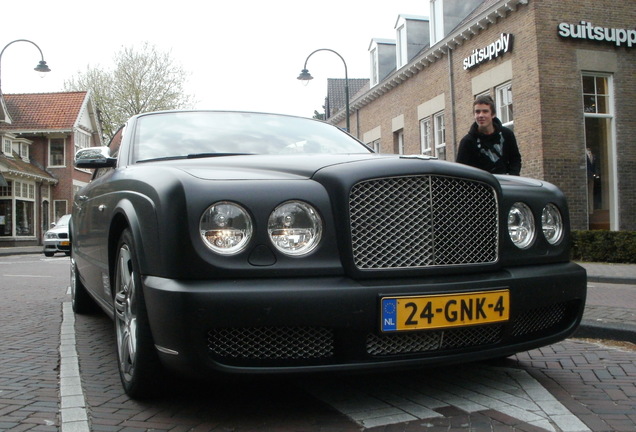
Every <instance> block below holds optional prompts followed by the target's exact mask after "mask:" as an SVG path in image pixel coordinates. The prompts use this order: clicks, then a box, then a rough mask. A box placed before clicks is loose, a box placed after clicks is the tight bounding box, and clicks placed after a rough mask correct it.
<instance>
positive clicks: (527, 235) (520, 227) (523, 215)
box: [508, 202, 535, 249]
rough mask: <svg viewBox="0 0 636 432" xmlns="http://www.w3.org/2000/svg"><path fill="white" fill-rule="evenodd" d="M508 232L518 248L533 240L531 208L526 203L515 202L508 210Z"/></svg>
mask: <svg viewBox="0 0 636 432" xmlns="http://www.w3.org/2000/svg"><path fill="white" fill-rule="evenodd" d="M508 234H509V235H510V239H511V240H512V242H513V243H514V244H515V246H517V247H518V248H519V249H526V248H528V247H530V245H531V244H532V242H533V241H534V236H535V228H534V217H533V216H532V210H530V207H528V206H527V205H526V204H524V203H522V202H517V203H514V204H513V205H512V207H511V208H510V211H509V212H508Z"/></svg>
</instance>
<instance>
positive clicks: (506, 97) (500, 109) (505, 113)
mask: <svg viewBox="0 0 636 432" xmlns="http://www.w3.org/2000/svg"><path fill="white" fill-rule="evenodd" d="M495 94H496V95H497V97H496V99H497V117H499V120H501V123H503V125H504V126H506V127H509V128H511V129H512V128H513V121H514V115H513V111H512V84H510V83H506V84H504V85H502V86H499V87H497V88H496V89H495Z"/></svg>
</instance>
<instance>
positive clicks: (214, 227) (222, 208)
mask: <svg viewBox="0 0 636 432" xmlns="http://www.w3.org/2000/svg"><path fill="white" fill-rule="evenodd" d="M199 230H200V232H201V238H202V239H203V242H204V243H205V244H206V246H207V247H209V248H210V249H212V250H213V251H214V252H216V253H218V254H221V255H234V254H237V253H239V252H241V251H242V250H243V249H245V246H246V245H247V243H248V242H249V241H250V238H252V232H253V230H252V220H251V219H250V216H249V214H247V211H245V209H243V207H241V206H239V205H237V204H234V203H231V202H227V201H221V202H218V203H215V204H212V205H211V206H210V207H208V208H207V210H206V211H204V212H203V215H202V216H201V221H200V222H199Z"/></svg>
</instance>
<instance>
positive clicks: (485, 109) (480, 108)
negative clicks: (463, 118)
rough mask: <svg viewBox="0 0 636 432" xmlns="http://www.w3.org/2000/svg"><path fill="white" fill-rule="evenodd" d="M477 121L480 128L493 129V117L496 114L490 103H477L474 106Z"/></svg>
mask: <svg viewBox="0 0 636 432" xmlns="http://www.w3.org/2000/svg"><path fill="white" fill-rule="evenodd" d="M473 114H474V116H475V121H476V122H477V126H478V127H479V129H480V130H488V131H492V127H493V126H492V119H493V118H495V115H494V114H493V112H492V111H491V109H490V105H486V104H477V105H475V106H474V107H473Z"/></svg>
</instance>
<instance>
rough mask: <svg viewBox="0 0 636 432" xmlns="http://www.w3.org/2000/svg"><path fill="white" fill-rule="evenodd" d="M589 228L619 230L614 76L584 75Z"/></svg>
mask: <svg viewBox="0 0 636 432" xmlns="http://www.w3.org/2000/svg"><path fill="white" fill-rule="evenodd" d="M581 78H582V86H583V95H582V96H583V98H582V99H583V116H584V118H585V158H586V162H587V192H588V196H587V201H588V216H589V229H617V225H618V204H617V196H616V195H617V190H616V189H617V175H616V172H615V171H614V169H613V167H614V166H615V157H616V156H615V155H616V144H615V138H614V132H613V129H614V125H613V123H614V113H613V103H612V99H613V94H612V93H613V90H612V76H611V75H610V74H601V73H596V74H591V73H590V74H588V73H584V74H583V75H582V77H581Z"/></svg>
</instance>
